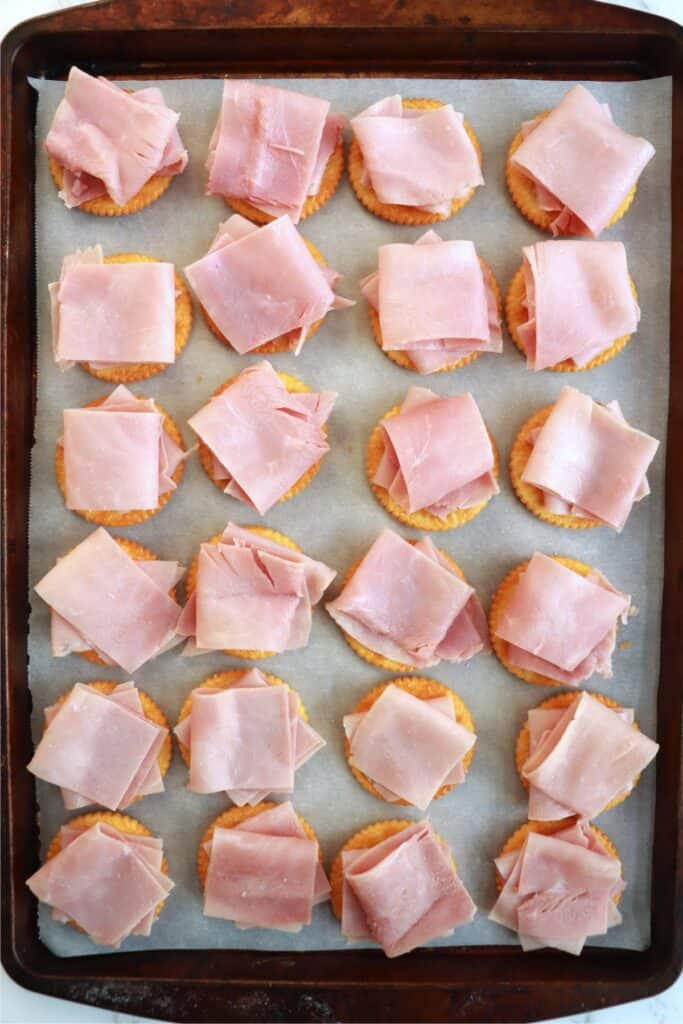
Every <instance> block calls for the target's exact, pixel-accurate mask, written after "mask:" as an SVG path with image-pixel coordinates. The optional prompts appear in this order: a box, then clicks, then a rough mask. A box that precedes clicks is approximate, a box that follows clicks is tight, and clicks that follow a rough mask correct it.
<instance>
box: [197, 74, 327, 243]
mask: <svg viewBox="0 0 683 1024" xmlns="http://www.w3.org/2000/svg"><path fill="white" fill-rule="evenodd" d="M329 111H330V104H329V102H328V101H327V100H321V99H318V98H317V97H315V96H306V95H304V94H303V93H300V92H294V91H293V90H291V89H279V88H277V87H276V86H272V85H264V84H263V83H262V82H256V81H251V80H249V81H240V80H238V79H226V80H225V81H224V83H223V102H222V104H221V112H220V115H219V118H218V122H217V124H216V127H215V129H214V132H213V135H212V137H211V142H210V144H209V156H208V159H207V161H206V167H207V170H208V171H209V181H208V186H207V193H208V194H209V195H223V196H227V197H232V198H235V199H246V200H247V202H249V203H251V205H252V206H255V207H256V208H257V209H259V210H262V211H263V212H264V213H267V214H268V215H269V216H271V217H280V216H283V215H288V216H289V217H291V219H292V221H293V222H294V223H295V224H296V223H297V222H298V220H299V217H300V216H301V208H302V206H303V204H304V202H305V201H306V197H307V196H309V195H315V193H316V192H317V191H318V189H319V188H320V181H321V179H322V175H323V172H324V170H325V165H326V164H327V161H328V160H329V158H330V156H331V155H332V151H333V150H334V148H335V147H336V146H337V144H338V142H339V141H340V139H341V132H342V127H343V123H344V122H343V118H342V117H341V116H340V115H338V114H330V112H329Z"/></svg>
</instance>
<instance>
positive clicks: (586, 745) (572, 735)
mask: <svg viewBox="0 0 683 1024" xmlns="http://www.w3.org/2000/svg"><path fill="white" fill-rule="evenodd" d="M658 749H659V746H658V744H657V743H655V742H654V740H651V739H649V738H648V737H647V736H644V735H643V733H642V732H641V731H640V730H639V729H637V728H634V727H633V725H632V724H631V723H630V722H628V721H624V719H623V718H622V717H621V716H620V715H619V714H618V713H617V712H616V711H614V710H612V708H609V707H606V706H605V705H604V704H602V703H601V702H600V701H598V700H596V699H595V697H592V696H591V695H590V694H589V693H581V694H580V695H579V696H577V697H576V699H575V700H574V701H573V702H572V703H571V704H570V705H569V707H567V709H566V710H565V711H563V712H562V711H561V712H560V714H559V717H558V718H557V720H556V722H555V723H554V724H553V725H552V726H551V727H550V728H549V729H548V730H547V731H546V732H545V733H544V734H543V735H542V736H541V737H540V740H539V741H538V743H537V744H536V745H535V746H534V748H533V749H531V750H530V753H529V757H528V759H527V761H526V762H525V763H524V765H523V766H522V777H523V778H524V779H525V780H526V781H527V782H528V783H529V785H530V786H533V787H534V789H535V790H538V791H539V792H540V793H542V794H544V795H545V796H547V797H549V798H550V799H551V800H553V801H555V802H556V803H557V804H561V805H562V806H563V807H565V808H568V813H569V814H577V815H578V816H579V817H581V818H586V819H588V818H594V817H595V816H596V814H599V813H600V812H601V811H603V810H604V809H605V808H606V807H607V805H608V804H609V803H610V802H611V801H612V800H614V799H615V798H616V797H617V796H619V795H620V794H622V793H624V792H628V790H630V789H631V788H632V786H633V783H634V780H635V779H636V778H637V777H638V775H639V774H640V772H641V771H643V769H644V768H645V767H646V766H647V765H648V764H649V763H650V761H652V760H654V758H655V756H656V754H657V751H658Z"/></svg>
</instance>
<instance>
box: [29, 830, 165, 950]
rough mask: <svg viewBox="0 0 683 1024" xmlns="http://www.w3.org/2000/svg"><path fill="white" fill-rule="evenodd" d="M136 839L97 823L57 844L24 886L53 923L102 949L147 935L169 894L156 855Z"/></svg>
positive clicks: (160, 857) (159, 852)
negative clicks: (70, 926) (74, 928)
mask: <svg viewBox="0 0 683 1024" xmlns="http://www.w3.org/2000/svg"><path fill="white" fill-rule="evenodd" d="M146 838H147V837H141V836H137V835H127V834H126V833H124V832H119V831H118V829H114V828H112V827H111V826H108V825H104V824H102V823H99V822H98V823H97V824H95V825H93V826H91V827H90V828H88V829H85V830H84V831H82V832H79V833H78V834H76V835H72V836H71V837H70V839H69V841H68V842H66V843H65V842H64V841H62V848H61V850H60V852H59V853H58V854H56V855H55V856H54V857H51V858H50V860H48V861H46V862H45V864H43V866H42V867H41V868H39V870H38V871H36V873H35V874H34V875H31V877H30V878H29V879H28V881H27V882H26V884H27V885H28V887H29V889H30V890H31V892H32V893H33V894H34V895H35V896H36V897H37V898H38V899H39V900H41V902H43V903H48V904H49V905H50V906H51V907H53V908H54V910H56V911H57V916H58V919H60V920H69V921H73V922H74V923H75V924H77V925H78V926H79V927H80V928H82V929H83V930H84V931H85V932H87V934H88V936H89V937H90V938H91V939H92V941H93V942H96V943H98V944H99V945H102V946H119V945H120V944H121V942H123V940H124V939H126V938H127V937H128V936H129V935H140V934H142V935H145V934H149V930H150V929H151V924H152V921H153V919H154V914H155V911H156V908H157V906H158V904H159V903H161V902H162V901H163V900H164V899H165V898H166V897H167V896H168V894H169V892H170V891H171V889H172V888H173V882H172V881H171V880H170V879H169V878H168V876H167V875H166V874H165V873H164V872H163V871H162V870H161V861H162V852H161V850H160V849H158V850H155V848H154V847H153V846H150V845H148V844H147V843H146V842H140V840H141V839H146Z"/></svg>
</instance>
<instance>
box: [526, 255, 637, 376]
mask: <svg viewBox="0 0 683 1024" xmlns="http://www.w3.org/2000/svg"><path fill="white" fill-rule="evenodd" d="M522 253H523V258H524V263H523V266H524V286H525V300H524V301H525V305H526V308H527V315H528V319H527V320H526V321H525V322H524V323H523V324H522V325H521V326H520V328H519V337H520V339H521V342H522V345H523V347H524V351H525V352H526V357H527V366H528V368H529V369H532V370H543V369H546V368H547V367H549V366H554V365H555V364H556V363H559V362H562V361H563V360H565V359H570V360H571V361H572V362H573V363H574V365H575V366H577V367H583V366H586V364H587V363H589V362H590V361H591V360H592V359H594V358H595V356H597V355H598V354H599V353H600V352H602V351H604V349H606V348H609V347H610V346H611V345H612V344H613V342H615V341H616V340H617V339H618V338H622V337H624V336H625V335H629V334H632V333H633V331H635V329H636V327H637V326H638V321H639V320H640V309H639V308H638V304H637V302H636V300H635V299H634V297H633V292H632V291H631V279H630V277H629V274H628V266H627V263H626V250H625V248H624V246H623V243H622V242H585V241H569V242H567V241H556V242H537V243H536V244H535V245H529V246H526V247H525V248H524V249H523V250H522ZM568 309H570V310H571V314H570V315H569V316H568V315H567V310H568Z"/></svg>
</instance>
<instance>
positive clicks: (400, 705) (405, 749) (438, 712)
mask: <svg viewBox="0 0 683 1024" xmlns="http://www.w3.org/2000/svg"><path fill="white" fill-rule="evenodd" d="M344 731H345V732H346V736H347V739H348V740H349V747H350V758H349V760H350V763H351V764H352V765H354V766H355V767H356V768H358V769H359V770H360V771H362V772H363V773H364V774H365V775H367V776H368V777H369V778H370V779H371V781H372V782H373V783H374V784H375V786H376V788H378V791H379V792H380V793H381V794H382V796H385V799H389V801H390V802H396V801H398V800H407V801H408V803H410V804H413V805H414V806H415V807H419V809H420V810H421V811H424V810H425V809H426V808H427V806H428V805H429V803H430V802H431V801H432V800H433V799H434V797H435V795H436V793H437V792H438V790H439V789H440V788H441V786H444V785H449V784H457V783H460V782H462V781H463V780H464V777H465V772H464V768H463V763H462V761H463V758H464V756H465V754H466V753H467V752H468V751H469V750H471V749H472V747H473V746H474V744H475V743H476V739H477V737H476V736H475V734H474V733H472V732H470V731H469V729H466V728H465V727H464V726H462V725H460V723H459V722H457V721H456V720H455V710H454V707H453V701H452V700H451V699H450V697H438V698H436V699H434V700H420V699H419V698H418V697H414V696H413V695H412V694H410V693H407V692H406V691H405V690H402V689H401V688H400V687H398V686H395V685H393V684H390V685H389V686H387V688H386V689H385V690H384V692H383V693H382V695H381V696H380V697H379V698H378V699H377V700H376V701H375V703H374V704H373V705H372V707H371V708H370V710H369V711H364V712H359V713H357V714H353V715H346V716H345V717H344Z"/></svg>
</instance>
